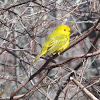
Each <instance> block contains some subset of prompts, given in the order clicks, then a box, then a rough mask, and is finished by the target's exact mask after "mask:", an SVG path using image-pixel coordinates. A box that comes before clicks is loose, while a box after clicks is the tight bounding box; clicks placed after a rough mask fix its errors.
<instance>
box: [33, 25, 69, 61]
mask: <svg viewBox="0 0 100 100" xmlns="http://www.w3.org/2000/svg"><path fill="white" fill-rule="evenodd" d="M69 39H70V28H69V26H67V25H60V26H58V27H57V28H56V29H55V30H54V31H53V32H52V33H51V34H50V35H49V36H48V37H47V39H46V41H45V43H44V45H43V47H42V50H41V52H40V53H39V54H38V55H37V56H36V57H35V58H34V59H33V62H35V61H37V60H38V59H39V58H40V57H41V56H43V55H45V56H47V55H50V54H52V53H58V52H61V51H62V50H64V49H66V48H67V47H68V45H69Z"/></svg>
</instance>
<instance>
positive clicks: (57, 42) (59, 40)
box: [46, 34, 67, 55]
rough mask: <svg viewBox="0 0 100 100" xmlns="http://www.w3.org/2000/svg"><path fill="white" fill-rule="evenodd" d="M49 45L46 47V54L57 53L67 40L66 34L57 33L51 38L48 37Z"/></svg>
mask: <svg viewBox="0 0 100 100" xmlns="http://www.w3.org/2000/svg"><path fill="white" fill-rule="evenodd" d="M48 41H49V45H48V48H47V53H46V55H49V54H51V53H57V52H58V50H59V49H60V48H61V47H62V46H63V45H64V44H66V42H67V36H65V35H62V34H61V35H57V36H55V37H53V38H49V40H48Z"/></svg>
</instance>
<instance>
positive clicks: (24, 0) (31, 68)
mask: <svg viewBox="0 0 100 100" xmlns="http://www.w3.org/2000/svg"><path fill="white" fill-rule="evenodd" d="M98 19H100V1H99V0H0V100H3V99H4V100H7V99H9V97H10V96H11V93H13V91H14V90H16V89H17V88H18V87H19V86H20V85H21V83H23V82H25V80H26V79H28V78H29V77H30V76H31V75H32V74H33V73H35V72H36V71H37V70H38V69H39V68H40V67H41V66H42V65H43V64H44V63H45V62H46V61H47V59H49V57H50V56H52V55H50V56H49V57H43V58H40V59H39V60H38V61H37V62H35V63H33V61H32V60H33V58H34V57H35V56H36V55H37V54H38V53H39V52H40V51H41V47H42V45H43V43H44V42H45V40H46V38H47V36H48V34H50V33H51V32H53V30H54V29H55V28H56V27H57V26H59V25H62V24H65V25H68V26H69V27H70V29H71V36H70V37H71V39H70V42H71V41H73V42H74V40H75V39H77V38H79V36H80V35H81V34H84V32H88V30H89V29H90V28H91V27H92V26H93V25H94V23H95V22H96V21H97V20H98ZM99 37H100V23H99V25H98V27H97V28H95V29H94V31H93V32H92V33H91V34H90V35H89V36H88V37H87V38H86V39H84V40H82V41H81V42H79V43H78V44H76V45H75V46H73V47H72V48H71V49H69V50H67V51H66V52H65V53H64V54H63V55H60V56H59V57H57V58H56V59H54V62H55V63H54V62H51V63H50V64H49V66H50V65H53V64H57V63H59V62H63V61H65V60H68V59H70V58H71V57H75V56H80V55H82V54H87V53H92V52H96V51H97V50H100V39H99ZM44 58H46V59H44ZM77 67H78V68H77ZM75 68H77V69H75ZM45 71H46V70H43V71H42V72H41V73H39V74H38V75H37V76H36V77H35V78H34V79H33V80H31V81H30V82H29V83H28V84H27V85H26V86H25V87H24V88H22V89H21V90H20V91H19V92H18V93H17V96H18V97H21V95H22V94H25V93H26V92H28V91H29V90H31V89H32V87H33V86H34V85H36V83H37V81H38V80H39V79H40V77H41V76H42V75H43V74H44V73H45ZM73 71H75V76H74V77H75V79H76V80H78V81H79V82H80V83H82V84H83V85H84V87H87V89H88V90H89V91H90V92H91V93H92V94H93V95H94V96H96V97H97V98H99V99H100V56H99V55H97V56H93V57H92V56H91V57H89V58H79V59H77V58H76V59H75V60H74V61H70V62H69V63H68V64H64V65H63V66H60V67H57V68H53V69H52V70H51V71H50V72H49V73H48V75H47V76H46V77H45V78H44V80H43V81H42V82H40V83H39V85H38V86H37V87H36V89H35V90H34V91H32V92H31V93H29V94H28V95H27V96H24V97H23V98H21V99H22V100H91V99H89V97H88V96H87V95H86V94H84V93H83V92H82V91H81V89H79V87H77V86H76V85H75V84H74V83H73V82H72V81H69V85H68V84H67V81H66V80H67V78H68V76H69V75H70V74H71V73H72V72H73ZM60 90H61V91H60ZM18 97H15V98H18ZM99 99H98V100H99Z"/></svg>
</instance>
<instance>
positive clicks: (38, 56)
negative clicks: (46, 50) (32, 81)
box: [33, 52, 43, 62]
mask: <svg viewBox="0 0 100 100" xmlns="http://www.w3.org/2000/svg"><path fill="white" fill-rule="evenodd" d="M42 55H43V54H42V53H41V52H40V53H39V54H38V55H37V56H36V57H35V58H34V59H33V62H36V61H37V60H38V59H39V58H40V57H41V56H42Z"/></svg>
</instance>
